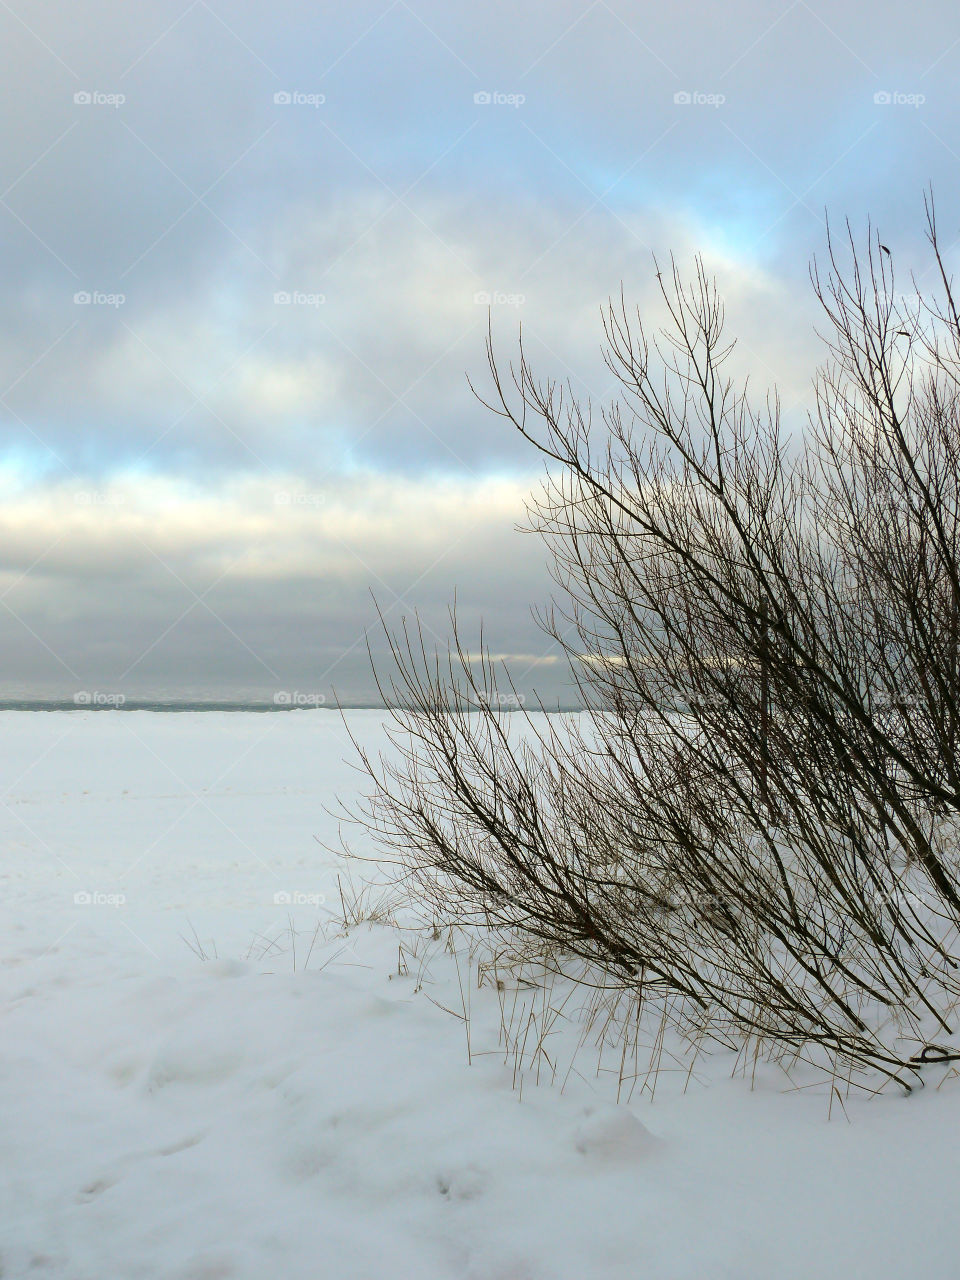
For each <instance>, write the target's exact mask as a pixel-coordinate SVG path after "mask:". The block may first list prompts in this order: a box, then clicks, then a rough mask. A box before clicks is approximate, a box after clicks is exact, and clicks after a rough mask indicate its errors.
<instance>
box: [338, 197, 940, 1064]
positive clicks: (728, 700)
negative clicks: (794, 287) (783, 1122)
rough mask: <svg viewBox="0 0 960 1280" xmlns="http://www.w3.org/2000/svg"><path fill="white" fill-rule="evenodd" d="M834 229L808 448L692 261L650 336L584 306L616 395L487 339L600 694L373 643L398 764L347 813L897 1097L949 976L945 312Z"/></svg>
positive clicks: (526, 916)
mask: <svg viewBox="0 0 960 1280" xmlns="http://www.w3.org/2000/svg"><path fill="white" fill-rule="evenodd" d="M928 232H929V241H930V245H931V250H932V261H933V264H934V265H935V267H936V269H937V277H938V286H937V289H935V290H934V291H932V293H931V294H930V296H925V295H922V294H921V293H920V291H919V290H918V291H917V296H916V303H915V305H913V304H912V303H911V302H910V301H904V300H903V298H902V297H901V296H900V295H898V294H897V293H896V292H895V288H894V273H893V268H892V261H891V257H890V254H889V252H888V251H887V250H886V249H885V248H883V247H882V246H880V244H879V241H878V240H877V239H876V237H875V236H874V235H872V234H870V235H868V238H867V243H866V246H865V248H864V249H863V250H862V251H858V249H857V246H856V244H855V242H854V239H853V237H852V236H851V235H850V232H849V228H848V231H847V238H846V241H845V243H844V245H843V247H842V252H841V250H840V249H839V248H838V247H837V246H836V244H835V243H834V242H833V241H829V242H828V263H827V267H826V269H825V273H824V274H822V275H821V273H820V272H819V271H818V270H817V268H814V270H813V272H812V279H813V285H814V288H815V290H816V293H817V296H818V298H819V299H820V301H821V303H822V305H823V311H824V315H825V317H826V319H827V322H828V333H827V337H826V339H825V341H826V345H827V348H828V352H827V360H826V363H825V365H824V367H823V369H822V370H821V371H820V373H819V375H818V379H817V408H816V412H815V414H814V415H813V420H812V422H811V424H810V429H809V431H808V432H807V433H806V436H805V438H804V439H802V440H800V441H796V442H792V441H790V440H788V439H786V438H785V436H784V434H783V432H782V430H781V424H780V411H779V405H778V403H777V400H776V397H775V396H770V397H768V399H767V400H766V402H765V403H764V404H763V405H762V407H759V408H758V407H756V406H755V405H754V404H753V403H752V402H751V400H750V399H749V397H748V395H747V393H746V391H745V390H744V389H743V388H742V387H739V386H737V385H736V384H735V383H734V382H733V380H732V379H731V378H730V377H728V376H727V374H726V372H725V370H724V364H725V361H726V359H727V357H728V355H729V353H730V350H731V346H730V345H728V344H727V343H726V340H725V338H724V336H723V323H724V317H723V305H722V301H721V298H720V296H719V294H718V292H717V289H716V287H715V285H714V283H713V282H712V281H711V280H710V279H709V278H708V276H707V274H706V272H705V270H704V268H703V265H702V263H699V262H698V263H697V267H696V271H695V274H694V277H693V279H692V281H691V282H690V283H689V284H685V283H684V281H683V280H682V279H681V276H680V274H679V272H678V271H677V269H676V267H675V266H673V267H672V269H671V270H670V271H668V272H664V273H659V275H658V278H659V280H660V285H661V290H662V294H663V299H664V302H665V304H666V307H667V309H668V312H669V318H670V323H669V325H668V327H667V328H665V329H664V330H662V331H660V332H659V333H658V334H657V335H655V336H654V337H652V338H651V337H650V336H649V335H648V333H647V332H646V330H645V329H644V325H643V323H642V321H641V320H640V318H639V316H634V315H632V314H631V313H630V312H629V311H628V309H627V307H626V305H625V304H624V303H623V301H622V299H621V301H620V302H619V303H618V304H611V305H610V306H609V307H608V309H607V310H606V313H605V316H604V328H605V335H606V358H607V363H608V366H609V368H610V369H611V371H612V372H613V373H614V374H615V376H616V378H617V379H618V382H619V388H620V392H619V395H618V398H617V399H616V401H615V402H614V403H612V404H610V405H607V406H604V407H603V408H602V409H600V410H597V409H595V407H594V406H592V405H590V404H585V403H583V402H581V401H578V400H577V398H576V397H574V396H573V395H572V393H571V391H570V389H569V387H567V386H563V385H561V384H558V383H557V382H553V381H546V382H541V381H539V380H538V379H537V378H536V377H535V375H534V372H533V370H532V369H531V367H530V365H529V363H528V361H527V358H526V356H525V354H524V352H523V348H522V343H521V350H520V355H519V360H518V362H516V363H514V364H511V365H509V367H508V368H507V369H506V370H505V371H504V370H503V369H501V367H500V366H499V365H498V363H497V361H496V359H495V358H494V353H493V347H492V342H490V343H489V344H488V356H489V367H490V373H491V378H492V388H493V390H492V394H488V396H487V399H486V403H488V407H489V408H490V409H491V410H492V412H494V413H495V414H497V415H499V416H501V417H503V418H505V419H506V420H507V421H508V422H510V423H512V424H513V425H514V426H515V427H516V429H517V430H519V431H520V432H521V434H522V435H523V436H524V437H525V438H526V439H527V440H528V441H529V442H530V443H531V445H532V446H533V447H534V448H535V449H537V450H538V451H539V452H540V453H541V454H542V455H543V456H544V457H545V458H546V459H547V460H548V463H549V464H550V465H549V468H548V479H547V481H546V483H545V486H544V489H543V491H542V493H541V494H540V495H539V496H538V497H537V499H536V500H535V501H534V502H533V503H532V505H531V508H530V517H531V521H530V523H531V527H532V528H533V529H534V530H536V531H537V532H538V533H539V534H540V535H541V536H542V537H543V538H544V539H545V540H546V542H547V544H548V546H549V548H550V551H551V554H552V559H553V566H554V574H555V579H556V582H557V584H558V587H559V596H558V599H557V601H555V603H554V604H553V605H552V606H551V608H550V609H549V610H548V612H547V613H545V614H544V615H543V616H542V617H541V623H542V625H543V627H544V629H545V631H546V632H547V634H548V635H549V636H550V637H552V639H553V640H554V642H555V643H556V644H557V645H559V646H560V647H561V649H562V650H563V652H564V653H565V654H566V656H567V659H568V661H569V665H570V669H571V672H572V674H573V678H574V680H575V681H576V684H577V687H578V688H579V690H580V693H581V695H582V697H583V701H584V704H585V706H586V707H587V708H588V710H587V711H586V712H585V713H584V714H583V715H582V716H581V717H579V718H573V719H571V718H566V719H558V718H553V717H551V718H549V719H547V718H545V717H541V716H539V715H537V714H531V713H530V712H529V711H526V712H523V713H518V712H513V713H505V712H504V710H503V706H504V703H505V702H509V701H510V699H509V698H507V697H504V696H502V694H501V691H500V690H499V689H498V684H497V682H498V675H497V671H496V669H495V666H494V664H493V663H492V662H491V661H490V660H489V659H488V658H487V659H484V660H482V661H479V662H478V661H477V660H475V658H474V657H472V656H471V654H469V653H468V652H467V651H466V650H465V648H464V646H463V644H462V642H461V640H460V638H459V636H458V635H457V629H456V619H455V617H454V619H453V638H452V641H451V645H450V648H449V651H448V653H447V654H446V655H443V656H438V655H436V654H431V653H429V652H428V651H427V649H426V647H425V645H424V642H423V639H422V634H421V633H420V632H419V629H418V628H417V627H416V626H414V627H413V629H412V630H410V629H409V628H407V627H406V625H405V627H404V630H403V631H402V633H400V634H399V635H394V636H392V637H390V644H391V654H392V659H393V671H392V674H391V675H390V677H389V679H387V678H386V677H384V678H383V680H382V683H381V692H382V693H383V695H384V697H385V700H386V702H387V704H388V705H389V706H391V707H392V708H393V711H392V715H393V720H394V726H393V740H394V746H395V748H396V751H395V754H394V755H393V756H392V757H390V758H386V759H380V760H376V761H375V760H372V759H370V758H369V757H364V766H365V769H366V771H367V773H368V775H369V778H370V779H371V782H372V786H371V790H370V794H369V797H368V799H367V801H366V802H365V803H364V804H363V805H362V806H361V808H360V809H359V811H358V812H357V813H355V814H354V815H353V816H354V817H356V818H357V819H358V820H359V821H361V822H362V823H364V825H365V826H367V827H368V828H369V829H372V830H373V831H374V832H375V833H376V835H377V837H378V840H379V842H380V845H381V849H382V851H384V852H385V853H387V855H388V856H392V857H393V858H394V859H395V861H396V864H397V867H398V874H399V876H400V878H401V879H403V880H404V881H405V883H406V884H407V886H408V888H410V889H411V890H412V892H413V894H414V895H415V896H416V897H417V898H418V900H420V901H421V902H422V903H423V904H424V906H425V909H426V910H427V911H428V912H429V913H430V914H431V915H432V917H433V918H435V919H436V920H440V921H444V922H448V923H453V924H456V925H458V926H464V925H477V926H482V927H484V928H486V929H492V930H494V931H497V932H500V933H503V934H504V935H510V936H520V937H522V938H525V939H528V940H533V941H536V942H537V943H538V944H539V945H541V946H542V947H544V948H545V949H547V950H548V951H549V952H551V953H554V954H558V955H565V956H575V957H578V958H579V959H580V960H582V961H585V962H586V963H587V964H588V965H589V966H590V968H591V971H594V972H600V973H602V974H604V975H606V977H607V979H608V980H609V981H610V982H611V983H613V984H615V985H616V984H619V985H621V986H622V987H623V988H624V989H627V988H629V989H631V990H635V991H637V992H639V993H640V994H641V995H642V994H643V993H644V992H651V993H652V992H657V993H658V994H659V995H661V996H663V995H666V996H668V997H669V1007H670V1008H671V1009H672V1010H673V1011H674V1012H673V1013H672V1014H671V1017H672V1018H673V1020H674V1021H675V1022H676V1023H677V1024H679V1025H683V1026H684V1027H686V1028H687V1029H689V1030H692V1031H693V1032H694V1033H695V1035H696V1036H697V1038H698V1039H699V1038H701V1037H703V1036H707V1037H714V1038H715V1039H718V1040H722V1041H724V1042H725V1043H728V1044H730V1045H738V1044H742V1043H743V1041H744V1038H746V1037H755V1038H757V1040H758V1041H759V1042H761V1043H765V1044H766V1045H767V1047H768V1048H769V1049H770V1050H771V1051H772V1052H773V1053H775V1054H777V1055H779V1056H780V1057H781V1058H786V1057H787V1056H789V1055H796V1056H802V1057H805V1058H808V1059H811V1060H813V1061H815V1062H817V1063H819V1064H820V1065H823V1066H824V1067H826V1068H828V1069H829V1070H831V1071H832V1070H835V1069H836V1068H837V1066H838V1065H840V1066H841V1067H842V1069H843V1070H844V1071H845V1072H847V1071H864V1070H866V1071H869V1072H870V1073H875V1072H880V1073H882V1075H884V1076H886V1077H888V1078H890V1079H895V1080H897V1081H898V1082H899V1083H900V1084H902V1085H903V1086H904V1088H909V1087H910V1085H911V1082H915V1081H916V1080H917V1079H918V1078H921V1072H922V1067H923V1066H924V1064H926V1063H927V1062H931V1061H945V1060H948V1059H950V1058H952V1057H953V1056H955V1054H954V1050H953V1049H952V1048H950V1047H949V1046H946V1047H945V1046H944V1045H943V1040H944V1039H945V1038H948V1037H949V1036H950V1035H952V1033H953V1022H952V1019H953V1016H954V1007H955V1004H956V1002H957V998H958V996H960V970H958V967H957V966H958V955H957V946H956V936H957V923H958V918H960V881H958V862H957V852H956V830H957V811H958V806H960V772H958V764H957V755H956V746H957V733H958V725H960V678H958V653H957V645H958V640H960V605H958V602H960V557H958V532H960V512H958V497H960V403H958V396H960V317H958V312H957V308H956V306H955V302H954V297H953V293H952V289H951V285H950V281H949V278H948V275H947V272H946V269H945V266H944V263H943V258H942V256H941V251H940V249H939V247H938V242H937V234H936V224H935V220H934V214H933V208H932V204H928Z"/></svg>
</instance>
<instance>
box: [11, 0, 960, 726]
mask: <svg viewBox="0 0 960 1280" xmlns="http://www.w3.org/2000/svg"><path fill="white" fill-rule="evenodd" d="M0 63H2V75H0V112H2V117H3V119H2V125H3V127H2V131H0V270H2V276H0V278H2V282H3V288H2V290H0V673H2V679H0V700H2V698H4V697H24V696H26V697H59V698H67V699H71V698H72V699H75V700H78V701H79V702H81V703H83V701H84V700H86V702H87V704H88V705H98V704H99V703H102V702H104V700H108V699H110V698H112V699H114V701H117V700H119V699H120V698H123V697H127V698H136V697H165V698H226V699H231V698H258V699H264V700H266V701H268V702H270V701H274V702H277V703H279V704H281V705H282V704H284V702H286V704H287V705H298V704H302V705H311V704H312V703H318V702H321V701H323V700H332V698H333V697H334V696H339V697H340V698H342V699H343V700H345V701H366V700H369V699H370V698H371V697H372V696H373V695H374V693H375V686H374V684H373V680H372V677H371V673H370V667H369V659H368V654H367V642H368V640H369V642H370V644H371V646H372V648H373V649H374V651H375V653H376V652H379V651H380V650H381V649H382V641H381V640H380V638H379V625H380V624H379V622H378V615H377V608H378V607H379V610H380V612H381V613H382V614H383V615H384V617H385V619H386V621H387V623H388V625H391V626H398V625H400V624H401V623H402V620H403V619H404V618H405V617H406V618H408V619H409V618H412V617H413V616H414V615H415V614H416V613H419V614H420V616H421V618H422V619H423V622H424V626H425V629H426V635H427V640H428V643H430V644H443V643H444V642H445V637H446V635H447V633H448V630H449V619H448V608H449V606H450V604H451V603H452V602H453V599H454V596H455V597H456V602H457V611H458V615H459V618H460V623H461V628H462V632H463V635H464V638H465V640H466V642H467V644H468V645H473V644H474V642H476V643H477V644H479V638H480V634H481V624H482V629H483V639H484V640H485V642H486V643H487V644H488V645H489V646H490V647H491V649H493V650H494V651H495V652H496V653H498V654H503V655H507V656H509V658H510V665H511V668H512V670H513V671H514V673H515V678H516V680H517V683H518V688H520V689H522V690H529V691H530V693H531V696H532V692H533V690H535V689H536V690H539V691H540V692H541V693H542V694H543V695H544V696H545V697H546V698H547V700H548V701H549V700H550V699H559V700H561V701H563V699H564V689H565V675H564V672H563V668H562V664H561V663H559V662H558V660H557V653H556V648H555V647H554V646H552V645H551V642H550V641H549V640H548V639H547V638H546V637H544V636H543V635H542V634H541V633H540V632H539V631H538V629H537V627H536V624H535V622H534V620H533V618H532V616H531V607H532V606H536V605H540V604H543V603H544V602H545V601H546V600H547V599H548V598H549V596H550V594H551V590H552V584H551V581H550V578H549V574H548V572H547V564H546V556H545V552H544V549H543V548H542V546H541V545H540V544H539V542H538V541H537V539H536V537H535V536H534V535H531V534H529V533H525V532H522V531H521V530H520V529H518V525H520V524H522V522H523V519H524V503H525V499H526V497H527V495H529V493H530V492H531V489H532V488H534V487H535V486H536V485H537V483H538V482H539V478H540V476H541V474H542V466H541V463H540V461H539V460H538V459H537V458H536V457H535V456H533V455H532V454H531V450H530V447H529V446H528V445H526V444H525V443H524V442H523V441H522V440H521V439H520V438H519V437H518V436H517V434H516V432H515V431H512V429H510V428H509V425H505V424H504V423H503V422H502V421H500V420H498V419H497V418H495V417H492V416H491V415H490V414H489V413H488V412H487V411H485V410H484V409H483V408H482V406H481V405H479V404H478V402H477V401H476V399H475V398H474V395H473V394H472V392H471V389H470V386H469V385H468V378H469V379H472V380H473V382H474V384H475V385H476V386H477V388H478V390H480V391H482V390H483V388H484V385H485V383H484V378H485V371H486V363H485V354H484V339H485V336H486V329H487V324H488V320H489V322H490V323H491V326H492V332H493V336H494V342H495V345H496V349H497V351H498V352H499V353H500V355H501V356H502V358H503V360H504V361H507V360H509V358H510V357H511V356H512V355H514V354H515V352H516V347H517V341H518V335H519V332H520V328H521V326H522V330H523V340H524V345H525V348H526V351H527V354H528V356H529V357H530V359H531V362H532V363H533V365H534V367H535V369H536V371H537V373H538V374H539V375H541V376H542V377H544V378H546V377H557V378H561V379H569V380H570V381H571V385H572V386H573V388H574V389H575V390H576V392H577V393H578V394H579V395H581V396H582V397H584V398H587V397H589V398H591V399H592V400H593V401H594V403H598V404H599V403H604V402H606V401H608V400H609V399H610V397H611V395H612V387H611V385H610V375H609V373H608V372H607V371H606V370H605V369H604V366H603V363H602V352H601V341H602V331H601V325H600V313H601V307H602V306H603V304H604V302H605V300H606V299H607V298H608V297H609V296H610V295H612V294H618V293H619V291H620V289H621V287H622V288H623V289H624V292H625V295H626V297H627V298H628V299H629V300H630V302H631V303H632V304H635V305H636V306H637V307H638V308H639V309H640V312H641V314H643V315H649V316H651V317H653V318H654V319H656V315H657V308H656V297H655V294H656V280H655V271H656V267H655V265H654V257H655V256H656V257H658V258H659V259H660V260H662V259H663V258H665V257H666V256H668V255H669V254H670V253H673V254H674V255H675V256H676V258H677V261H678V263H679V265H680V267H681V269H683V270H688V269H689V268H690V267H691V266H692V264H693V259H694V255H695V254H697V253H701V254H702V255H703V256H704V259H705V261H706V264H707V266H708V269H709V270H710V271H711V272H712V273H713V274H715V276H716V279H717V284H718V288H719V289H720V292H721V294H722V296H723V299H724V303H725V306H726V312H727V322H728V327H729V333H730V335H731V336H736V337H737V339H738V347H737V350H736V353H735V357H734V361H735V364H734V368H735V370H736V372H737V374H738V375H739V376H744V377H746V376H749V379H750V383H751V385H752V386H753V387H754V389H755V390H758V391H759V392H760V393H761V394H762V391H763V390H764V389H765V388H766V387H767V386H769V385H773V384H776V385H777V386H778V387H779V389H780V394H781V397H782V400H783V404H784V411H785V415H786V416H787V419H788V421H790V422H793V421H794V420H795V421H797V422H798V423H800V424H801V425H802V420H803V416H804V414H805V412H806V411H807V409H808V408H809V407H810V406H811V404H812V397H811V379H812V376H813V374H814V371H815V368H816V365H817V362H818V361H819V360H820V359H821V358H822V348H821V346H820V344H819V341H818V339H817V336H816V326H817V324H818V315H817V309H816V304H815V301H814V299H813V297H812V294H811V290H810V284H809V278H808V270H809V264H810V260H811V258H812V257H813V256H814V255H815V254H818V253H819V254H821V255H822V253H823V249H824V243H825V219H826V217H827V215H829V218H830V220H831V223H840V222H842V221H843V219H844V218H847V217H849V218H850V220H851V222H852V224H853V225H854V227H855V228H857V229H858V231H862V230H863V229H865V227H866V223H867V219H868V218H871V219H872V220H873V222H874V224H875V225H876V226H877V227H878V228H879V229H880V230H881V232H882V235H883V238H884V242H885V243H886V244H887V245H889V246H890V247H891V248H892V249H893V251H894V262H895V264H896V268H897V272H898V276H899V278H901V279H904V280H906V278H907V277H908V276H909V273H910V271H911V270H916V271H917V273H918V275H920V276H921V277H922V275H923V273H924V272H925V271H928V270H929V257H928V255H927V254H926V252H925V244H924V223H923V193H924V190H925V188H926V187H927V186H928V185H929V184H932V187H933V191H934V194H935V197H936V201H937V208H938V215H939V222H940V227H941V233H942V237H943V240H944V243H945V246H946V249H947V256H948V261H949V262H951V263H952V262H954V261H955V259H956V256H957V255H956V252H955V250H954V244H955V241H957V240H958V238H960V183H958V176H960V128H958V125H960V95H958V94H957V92H956V87H955V86H956V80H957V74H958V65H960V9H958V8H957V7H956V6H955V5H951V4H946V3H932V2H927V0H920V3H916V4H913V5H911V6H909V7H904V6H903V5H902V4H896V5H895V4H892V3H878V4H874V5H872V6H870V7H869V8H868V7H867V6H864V5H854V4H850V3H849V2H848V0H840V2H839V3H837V2H834V3H832V4H827V3H826V2H825V0H818V3H816V4H810V3H807V2H806V0H794V2H793V3H769V2H766V3H761V2H760V0H757V2H755V3H741V2H740V0H733V2H732V3H727V4H724V5H707V4H703V3H699V4H694V3H679V4H670V5H664V4H657V5H651V4H646V3H625V2H624V0H609V2H608V0H594V2H593V3H587V2H586V0H578V2H577V3H573V2H568V0H552V2H551V3H540V2H537V3H527V4H524V5H519V6H518V5H516V4H515V3H514V4H507V3H500V2H496V0H495V2H494V3H487V4H484V5H474V4H463V3H459V2H457V3H450V0H447V2H446V3H440V2H439V0H412V2H410V3H408V2H407V0H359V2H354V3H351V4H350V5H331V4H317V3H315V2H314V3H306V2H301V0H273V2H272V3H270V4H269V5H268V4H264V3H262V2H259V3H258V2H255V0H232V3H230V4H229V5H228V4H226V3H225V0H213V2H212V3H207V0H192V2H190V3H188V2H187V0H141V2H138V3H137V4H130V3H129V2H126V3H123V2H121V0H110V2H109V3H107V2H105V0H72V2H71V3H70V4H66V3H63V0H61V2H60V3H48V2H46V0H41V2H36V3H29V2H28V0H10V2H9V3H8V0H0Z"/></svg>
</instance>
